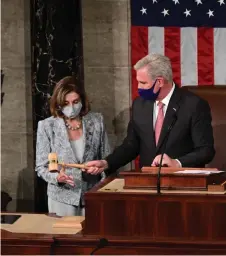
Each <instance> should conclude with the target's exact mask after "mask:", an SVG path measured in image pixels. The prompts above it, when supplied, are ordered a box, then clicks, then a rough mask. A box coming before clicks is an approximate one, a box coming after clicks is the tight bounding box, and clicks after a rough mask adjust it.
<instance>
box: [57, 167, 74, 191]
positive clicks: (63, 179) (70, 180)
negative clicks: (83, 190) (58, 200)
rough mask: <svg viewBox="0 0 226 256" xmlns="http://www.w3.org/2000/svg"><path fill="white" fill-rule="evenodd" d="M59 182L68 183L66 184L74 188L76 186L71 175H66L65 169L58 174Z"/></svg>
mask: <svg viewBox="0 0 226 256" xmlns="http://www.w3.org/2000/svg"><path fill="white" fill-rule="evenodd" d="M57 181H58V182H59V183H66V184H69V185H71V186H72V187H74V186H75V183H74V178H73V176H71V175H69V176H68V175H67V174H65V172H64V168H62V169H61V170H60V172H59V174H58V176H57Z"/></svg>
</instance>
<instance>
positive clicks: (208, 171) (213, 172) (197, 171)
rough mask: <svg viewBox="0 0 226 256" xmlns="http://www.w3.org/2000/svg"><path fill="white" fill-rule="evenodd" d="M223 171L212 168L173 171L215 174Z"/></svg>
mask: <svg viewBox="0 0 226 256" xmlns="http://www.w3.org/2000/svg"><path fill="white" fill-rule="evenodd" d="M221 172H224V171H218V170H216V171H214V170H183V171H176V172H174V173H182V174H215V173H221Z"/></svg>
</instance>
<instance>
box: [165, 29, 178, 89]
mask: <svg viewBox="0 0 226 256" xmlns="http://www.w3.org/2000/svg"><path fill="white" fill-rule="evenodd" d="M164 38H165V55H166V56H167V57H169V58H170V60H171V64H172V70H173V80H174V82H175V83H176V84H178V85H181V53H180V44H181V43H180V42H181V40H180V39H181V34H180V28H177V27H167V28H165V29H164Z"/></svg>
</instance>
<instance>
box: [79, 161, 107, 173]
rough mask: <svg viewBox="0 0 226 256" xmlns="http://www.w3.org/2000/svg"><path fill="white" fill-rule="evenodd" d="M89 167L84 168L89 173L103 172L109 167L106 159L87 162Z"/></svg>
mask: <svg viewBox="0 0 226 256" xmlns="http://www.w3.org/2000/svg"><path fill="white" fill-rule="evenodd" d="M86 166H87V167H89V168H88V169H86V170H84V171H86V172H87V173H90V174H93V175H97V174H100V173H102V172H103V171H104V170H105V169H107V168H108V163H107V161H106V160H95V161H90V162H87V163H86Z"/></svg>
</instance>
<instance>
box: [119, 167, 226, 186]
mask: <svg viewBox="0 0 226 256" xmlns="http://www.w3.org/2000/svg"><path fill="white" fill-rule="evenodd" d="M195 170H197V168H196V169H195V168H169V167H163V168H162V170H161V176H160V181H161V189H182V190H208V186H209V185H213V184H216V185H220V184H222V183H224V182H225V181H226V174H225V172H220V173H217V172H216V173H207V170H208V171H212V172H214V171H218V170H217V169H210V168H203V169H198V170H197V171H199V172H200V173H198V174H195V173H180V172H179V171H188V172H189V171H195ZM157 173H158V167H143V168H142V171H141V172H138V171H136V172H121V173H120V175H121V176H122V177H124V179H125V188H126V189H155V188H156V186H157ZM222 188H224V186H222Z"/></svg>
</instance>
